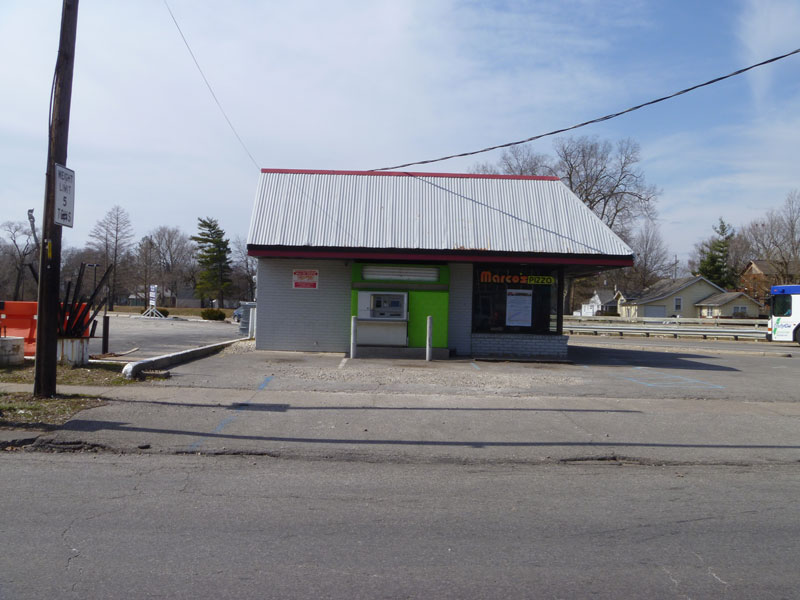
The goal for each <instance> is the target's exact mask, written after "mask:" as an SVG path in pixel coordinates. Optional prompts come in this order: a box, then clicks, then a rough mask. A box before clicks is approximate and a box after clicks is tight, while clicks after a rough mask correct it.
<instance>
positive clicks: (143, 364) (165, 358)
mask: <svg viewBox="0 0 800 600" xmlns="http://www.w3.org/2000/svg"><path fill="white" fill-rule="evenodd" d="M249 339H250V338H237V339H235V340H228V341H227V342H218V343H216V344H209V345H208V346H200V347H199V348H192V349H191V350H182V351H181V352H173V353H172V354H164V355H162V356H155V357H153V358H145V359H144V360H140V361H138V362H134V363H128V364H127V365H125V368H123V369H122V375H123V376H124V377H125V379H133V378H134V377H136V376H137V375H138V374H139V373H141V372H142V371H144V370H148V369H163V368H165V367H170V366H172V365H176V364H178V363H183V362H188V361H190V360H195V359H197V358H201V357H203V356H208V355H209V354H214V353H215V352H219V351H220V350H222V349H223V348H227V347H228V346H230V345H231V344H235V343H236V342H246V341H248V340H249Z"/></svg>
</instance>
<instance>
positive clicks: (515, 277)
mask: <svg viewBox="0 0 800 600" xmlns="http://www.w3.org/2000/svg"><path fill="white" fill-rule="evenodd" d="M479 281H480V283H516V284H523V285H553V284H554V283H555V282H556V278H555V277H553V276H552V275H528V274H526V273H497V272H495V271H491V270H485V271H481V274H480V279H479Z"/></svg>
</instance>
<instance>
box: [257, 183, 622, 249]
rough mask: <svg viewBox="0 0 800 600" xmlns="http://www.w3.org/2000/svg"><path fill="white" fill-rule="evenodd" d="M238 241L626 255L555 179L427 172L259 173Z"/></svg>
mask: <svg viewBox="0 0 800 600" xmlns="http://www.w3.org/2000/svg"><path fill="white" fill-rule="evenodd" d="M247 243H248V244H249V245H252V246H295V247H298V246H299V247H341V248H374V249H407V250H412V249H413V250H447V251H454V250H464V251H491V252H523V253H547V254H584V255H587V254H588V255H613V256H630V255H632V254H633V252H632V250H631V249H630V248H629V247H628V246H627V245H626V244H625V243H624V242H623V241H622V240H621V239H620V238H619V237H618V236H617V235H616V234H614V233H613V232H612V231H611V230H610V229H609V228H608V227H607V226H606V225H605V224H604V223H603V222H602V221H601V220H600V219H599V218H598V217H597V216H596V215H595V214H594V213H593V212H592V211H591V210H590V209H589V208H588V207H587V206H586V205H585V204H583V202H581V201H580V199H579V198H578V197H577V196H575V194H573V193H572V192H571V191H570V190H569V189H568V188H567V187H566V186H565V185H564V184H563V183H561V181H559V180H557V179H553V178H530V177H506V176H485V175H460V174H459V175H455V174H452V175H440V174H430V173H381V172H340V171H320V172H311V171H290V170H270V169H265V170H263V171H262V173H261V176H260V179H259V183H258V189H257V192H256V197H255V202H254V205H253V213H252V217H251V221H250V231H249V234H248V237H247Z"/></svg>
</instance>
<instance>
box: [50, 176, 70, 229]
mask: <svg viewBox="0 0 800 600" xmlns="http://www.w3.org/2000/svg"><path fill="white" fill-rule="evenodd" d="M55 177H56V206H55V209H56V210H55V215H54V217H53V222H54V223H55V224H56V225H63V226H65V227H72V220H73V218H74V217H75V171H73V170H72V169H68V168H67V167H65V166H64V165H56V173H55Z"/></svg>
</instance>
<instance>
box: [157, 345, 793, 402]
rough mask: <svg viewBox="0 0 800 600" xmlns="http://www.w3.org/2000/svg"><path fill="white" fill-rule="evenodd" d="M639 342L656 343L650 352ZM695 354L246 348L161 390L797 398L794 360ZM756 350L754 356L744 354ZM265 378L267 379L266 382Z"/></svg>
mask: <svg viewBox="0 0 800 600" xmlns="http://www.w3.org/2000/svg"><path fill="white" fill-rule="evenodd" d="M642 344H650V345H651V346H650V348H649V349H648V348H647V347H646V346H643V345H642ZM705 345H706V349H705V350H704V347H703V344H702V343H700V344H695V345H693V346H692V347H690V348H680V347H677V346H670V347H667V348H666V350H665V347H664V346H661V345H658V342H657V341H655V340H653V341H646V342H640V343H639V344H638V345H636V346H635V347H625V346H611V345H607V346H598V345H597V342H596V341H594V340H592V343H591V344H589V342H588V341H585V340H582V339H581V338H573V339H571V340H570V351H569V358H570V362H568V363H549V362H545V363H538V362H516V361H503V360H500V361H486V360H473V359H471V358H453V359H450V360H445V361H433V362H425V361H422V360H407V359H355V360H350V359H348V358H347V357H346V356H345V355H344V354H336V353H304V352H267V351H258V350H255V349H254V344H253V343H252V342H245V343H239V344H236V345H235V346H232V347H230V348H228V349H226V350H223V351H222V352H220V353H218V354H216V355H213V356H210V357H208V358H205V359H202V360H199V361H195V362H191V363H186V364H183V365H177V366H175V367H173V368H171V369H170V373H171V378H170V379H167V380H164V381H159V382H156V383H153V384H152V385H160V386H167V387H169V386H177V387H198V388H217V389H237V390H257V389H261V388H263V387H264V386H266V385H268V386H269V389H270V390H271V391H276V392H277V391H283V392H330V393H359V394H363V393H375V394H435V395H437V396H447V395H449V396H452V397H456V398H457V397H467V396H480V397H491V396H498V397H501V396H502V397H530V396H570V397H594V398H608V399H619V398H633V397H635V398H642V397H644V398H651V399H658V398H695V399H718V400H731V401H742V402H747V401H762V402H785V401H790V402H794V401H798V400H800V394H797V392H796V370H797V358H795V357H793V356H788V355H787V354H788V353H785V352H784V353H783V354H781V353H777V352H776V353H775V354H767V355H764V348H763V344H761V345H758V346H755V345H752V346H745V347H742V346H740V347H739V350H738V351H736V352H735V353H734V351H732V350H730V349H727V350H725V352H720V351H719V349H718V348H717V347H715V346H714V345H713V343H712V342H706V343H705ZM748 348H750V349H751V352H748V351H747V349H748ZM265 382H266V383H265Z"/></svg>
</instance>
